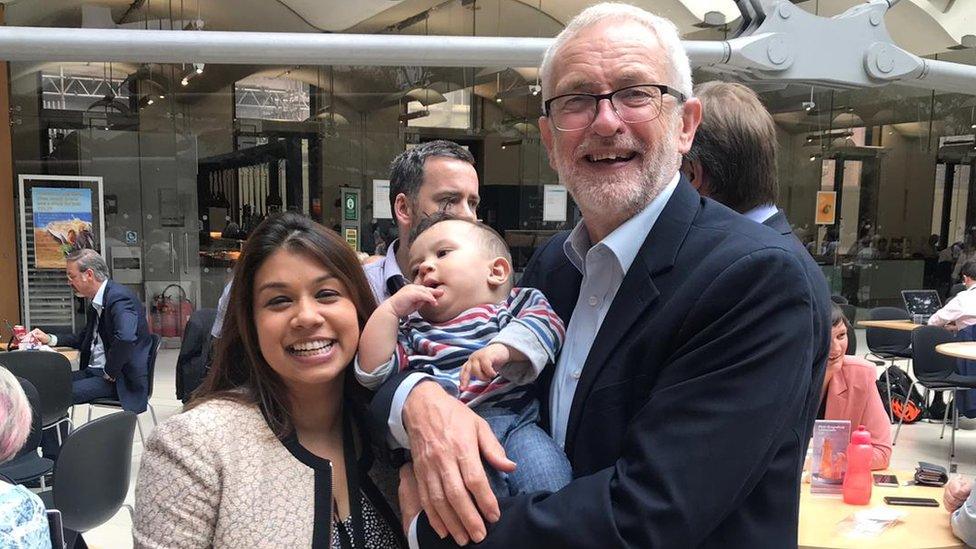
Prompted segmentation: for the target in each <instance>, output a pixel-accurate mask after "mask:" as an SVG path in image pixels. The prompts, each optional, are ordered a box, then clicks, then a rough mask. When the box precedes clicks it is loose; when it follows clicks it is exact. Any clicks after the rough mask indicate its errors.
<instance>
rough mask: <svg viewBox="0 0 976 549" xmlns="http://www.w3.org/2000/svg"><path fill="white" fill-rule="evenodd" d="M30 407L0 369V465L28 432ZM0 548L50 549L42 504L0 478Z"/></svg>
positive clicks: (11, 377) (17, 385)
mask: <svg viewBox="0 0 976 549" xmlns="http://www.w3.org/2000/svg"><path fill="white" fill-rule="evenodd" d="M31 417H32V416H31V407H30V402H29V401H28V400H27V395H25V394H24V389H23V388H22V387H21V386H20V382H19V381H17V378H16V377H14V375H13V374H11V373H10V372H9V371H8V370H7V369H6V368H2V367H0V463H5V462H7V461H9V460H10V459H11V458H13V457H14V456H16V455H17V452H18V451H20V448H21V447H22V446H23V445H24V443H25V442H26V441H27V437H28V436H29V435H30V430H31ZM0 547H5V548H14V549H16V548H21V547H23V548H25V549H26V548H30V549H50V547H51V535H50V531H49V530H48V525H47V516H46V514H45V511H44V503H42V502H41V498H39V497H37V495H36V494H34V493H33V492H31V491H30V490H28V489H27V488H25V487H23V486H21V485H20V484H13V483H11V482H9V481H8V480H7V479H5V478H3V476H0Z"/></svg>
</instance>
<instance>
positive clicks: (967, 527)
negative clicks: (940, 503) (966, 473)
mask: <svg viewBox="0 0 976 549" xmlns="http://www.w3.org/2000/svg"><path fill="white" fill-rule="evenodd" d="M950 522H951V524H952V533H953V534H955V535H956V537H957V538H959V539H961V540H962V541H963V542H964V543H965V544H966V545H969V546H976V490H973V491H972V492H970V493H969V497H968V498H966V502H965V503H963V504H962V507H960V508H958V509H956V510H955V511H953V512H952V517H951V518H950Z"/></svg>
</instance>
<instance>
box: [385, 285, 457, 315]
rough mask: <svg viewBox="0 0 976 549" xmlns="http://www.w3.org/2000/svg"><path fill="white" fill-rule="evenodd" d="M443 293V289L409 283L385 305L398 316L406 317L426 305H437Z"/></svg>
mask: <svg viewBox="0 0 976 549" xmlns="http://www.w3.org/2000/svg"><path fill="white" fill-rule="evenodd" d="M442 295H444V290H441V289H437V288H428V287H426V286H421V285H419V284H407V285H406V286H404V287H403V288H400V290H399V291H397V293H395V294H393V295H392V296H390V299H387V300H386V301H385V302H383V306H384V307H388V308H389V309H390V311H391V312H392V313H393V314H395V315H396V316H397V317H398V318H406V317H408V316H410V315H412V314H413V313H415V312H417V310H418V309H420V308H421V307H422V306H424V305H427V304H430V305H437V298H438V297H440V296H442Z"/></svg>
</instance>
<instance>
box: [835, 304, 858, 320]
mask: <svg viewBox="0 0 976 549" xmlns="http://www.w3.org/2000/svg"><path fill="white" fill-rule="evenodd" d="M837 306H838V307H840V310H841V311H843V313H844V318H846V319H847V320H848V321H849V322H850V323H851V324H853V323H855V322H857V307H855V306H853V305H848V304H846V303H840V304H838V305H837Z"/></svg>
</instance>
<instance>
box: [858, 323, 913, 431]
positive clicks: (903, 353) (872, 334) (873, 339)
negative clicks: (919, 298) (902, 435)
mask: <svg viewBox="0 0 976 549" xmlns="http://www.w3.org/2000/svg"><path fill="white" fill-rule="evenodd" d="M868 318H869V320H910V319H911V317H910V316H909V315H908V311H906V310H905V309H899V308H898V307H876V308H874V309H871V311H870V312H869V313H868ZM864 337H865V339H866V340H867V344H868V351H869V352H868V353H867V354H865V355H864V358H866V359H868V360H870V361H872V362H874V363H875V364H877V365H879V366H881V367H883V368H885V385H886V386H887V387H888V402H889V403H890V402H891V383H890V382H891V380H890V379H888V369H887V368H886V367H885V366H886V364H887V363H888V362H890V363H891V365H892V366H894V365H895V362H896V361H899V360H910V359H911V358H912V334H911V332H907V331H902V330H889V329H886V328H867V329H866V330H865V331H864ZM872 357H873V358H872ZM874 359H879V360H874ZM888 419H889V420H890V421H891V422H894V421H895V416H894V415H893V414H892V412H891V407H890V406H889V407H888Z"/></svg>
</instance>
